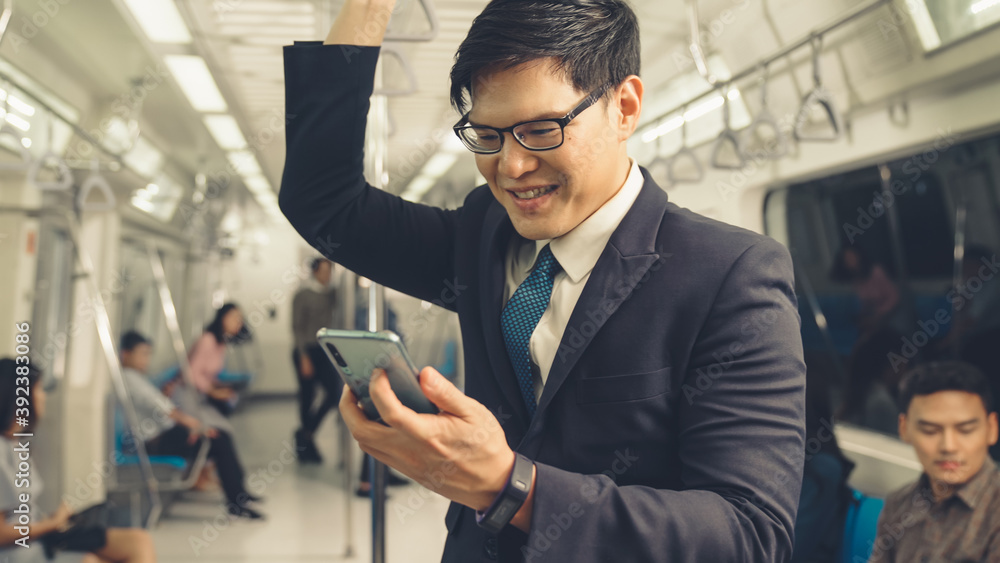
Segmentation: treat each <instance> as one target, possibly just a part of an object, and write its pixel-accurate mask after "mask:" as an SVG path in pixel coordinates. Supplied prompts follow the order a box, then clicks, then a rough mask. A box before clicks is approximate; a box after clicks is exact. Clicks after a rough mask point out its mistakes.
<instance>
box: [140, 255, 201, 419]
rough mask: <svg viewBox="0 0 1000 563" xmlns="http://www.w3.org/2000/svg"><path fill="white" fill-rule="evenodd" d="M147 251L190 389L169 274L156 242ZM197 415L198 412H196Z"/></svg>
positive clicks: (179, 363)
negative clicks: (169, 283) (168, 280)
mask: <svg viewBox="0 0 1000 563" xmlns="http://www.w3.org/2000/svg"><path fill="white" fill-rule="evenodd" d="M146 253H147V254H148V255H149V268H150V269H151V270H152V271H153V280H154V281H155V282H156V289H157V291H158V292H159V295H160V306H161V307H162V309H163V318H164V320H165V321H166V323H167V331H168V332H170V342H171V344H172V345H173V348H174V354H175V355H176V356H177V365H178V367H179V369H180V372H181V378H183V379H184V383H185V384H186V385H187V388H188V389H194V381H192V379H191V366H190V365H189V364H188V355H187V348H185V346H184V336H183V335H182V334H181V324H180V322H179V321H178V319H177V308H176V307H175V306H174V299H173V296H172V295H171V293H170V286H168V285H167V275H166V272H165V270H164V269H163V261H162V260H160V253H159V249H158V248H157V247H156V245H155V244H152V243H147V244H146ZM194 416H195V417H197V414H194Z"/></svg>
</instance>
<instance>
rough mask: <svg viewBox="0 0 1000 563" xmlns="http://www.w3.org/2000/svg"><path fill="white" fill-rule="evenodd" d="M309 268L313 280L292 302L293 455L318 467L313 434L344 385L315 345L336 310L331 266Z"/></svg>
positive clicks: (320, 261) (321, 262) (318, 262)
mask: <svg viewBox="0 0 1000 563" xmlns="http://www.w3.org/2000/svg"><path fill="white" fill-rule="evenodd" d="M311 268H312V276H310V277H309V279H307V280H306V281H305V282H304V283H303V284H302V287H301V288H299V290H298V292H296V294H295V298H294V299H292V334H293V336H294V338H295V349H294V350H292V362H293V363H294V364H295V376H296V378H297V379H298V380H299V422H300V424H301V426H300V427H299V429H298V430H296V431H295V451H296V453H297V454H298V456H299V461H301V462H304V463H320V462H322V461H323V458H322V456H320V454H319V450H318V449H317V448H316V443H315V442H314V441H313V434H315V432H316V430H317V429H318V428H319V425H320V424H321V423H322V422H323V418H324V417H325V416H326V413H328V412H330V409H332V408H333V407H334V406H335V405H336V404H337V402H338V401H340V390H341V389H343V382H341V380H340V377H339V376H338V375H337V372H336V371H334V368H333V364H331V363H330V362H329V360H327V358H326V354H324V353H323V349H322V348H320V346H319V343H318V342H316V332H317V331H318V330H319V329H321V328H327V327H330V326H332V325H333V315H334V310H335V309H336V306H337V292H336V290H335V289H334V288H333V287H330V275H331V273H332V271H333V264H331V263H330V261H329V260H327V259H325V258H316V259H314V260H313V261H312V264H311ZM317 384H319V385H321V386H322V387H323V392H324V393H323V401H322V402H321V403H320V404H319V405H318V406H316V405H315V402H316V386H317Z"/></svg>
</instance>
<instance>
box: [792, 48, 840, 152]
mask: <svg viewBox="0 0 1000 563" xmlns="http://www.w3.org/2000/svg"><path fill="white" fill-rule="evenodd" d="M822 48H823V36H822V35H817V36H815V37H814V38H813V40H812V51H813V53H812V62H813V89H812V90H810V91H809V93H808V94H806V95H805V97H804V98H803V99H802V107H800V108H799V113H798V115H797V116H796V117H795V130H794V134H795V139H796V140H799V141H836V140H837V139H839V138H840V116H839V115H838V114H837V109H836V108H835V107H833V95H832V94H830V91H829V90H827V89H826V88H824V87H823V77H822V75H821V74H820V66H819V54H820V51H821V50H822ZM817 105H818V106H819V107H820V108H821V109H822V110H823V112H824V113H825V115H826V120H827V122H828V123H829V124H830V128H831V133H829V134H809V133H806V132H805V127H806V124H807V123H808V122H809V114H811V113H812V108H813V106H817Z"/></svg>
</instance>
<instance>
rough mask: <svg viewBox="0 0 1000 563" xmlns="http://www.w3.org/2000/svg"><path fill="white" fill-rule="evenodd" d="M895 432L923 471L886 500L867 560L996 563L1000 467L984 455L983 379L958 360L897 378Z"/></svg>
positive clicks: (990, 422) (986, 399) (990, 421)
mask: <svg viewBox="0 0 1000 563" xmlns="http://www.w3.org/2000/svg"><path fill="white" fill-rule="evenodd" d="M899 402H900V411H901V413H902V414H900V415H899V435H900V437H901V438H902V439H903V441H904V442H906V443H908V444H911V445H912V446H913V449H914V450H916V452H917V459H919V460H920V465H922V466H923V468H924V473H923V475H921V476H920V479H918V480H917V482H915V483H913V484H912V485H908V486H906V487H904V488H903V489H901V490H899V491H896V492H895V493H893V494H892V495H890V496H889V498H888V499H886V501H885V508H884V509H883V511H882V515H881V516H880V517H879V522H878V537H877V538H876V540H875V545H874V547H873V549H872V556H871V559H870V561H872V562H878V563H889V562H895V561H898V562H901V563H902V562H905V563H920V562H931V561H934V562H938V561H956V562H964V561H1000V471H998V469H997V466H996V464H995V463H993V460H992V459H990V457H989V448H990V446H992V445H993V444H995V443H996V442H997V413H996V412H995V411H994V409H993V397H992V393H991V391H990V386H989V383H988V382H987V381H986V378H985V377H984V376H983V374H982V373H981V372H980V371H979V370H977V369H976V368H975V367H973V366H972V365H969V364H965V363H961V362H939V363H930V364H925V365H922V366H919V367H917V368H914V369H913V370H912V371H911V372H910V373H909V374H907V375H906V377H905V378H904V379H903V381H902V382H901V383H900V398H899Z"/></svg>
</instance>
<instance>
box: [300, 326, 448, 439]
mask: <svg viewBox="0 0 1000 563" xmlns="http://www.w3.org/2000/svg"><path fill="white" fill-rule="evenodd" d="M316 336H317V340H318V341H319V343H320V347H321V348H323V352H324V353H325V354H326V355H327V358H329V360H330V362H331V363H332V364H333V365H334V367H335V368H336V369H337V372H338V373H339V374H340V377H341V378H342V379H343V380H344V382H345V383H347V385H348V386H349V387H350V388H351V390H352V391H354V394H355V395H356V396H357V397H358V400H359V401H360V402H361V407H362V409H363V410H364V411H365V414H366V415H368V417H369V418H371V419H372V420H380V419H381V416H380V415H379V414H378V410H377V409H376V408H375V405H374V403H372V400H371V396H370V395H369V393H368V384H369V382H370V380H371V374H372V371H373V370H375V369H376V368H381V369H384V370H385V372H386V374H387V375H388V377H389V385H390V386H391V387H392V390H393V392H395V393H396V396H397V397H398V398H399V400H400V402H402V403H403V404H404V405H406V406H407V407H409V408H411V409H413V410H414V411H416V412H420V413H431V414H433V413H436V412H438V409H437V407H435V406H434V404H433V403H431V402H430V401H429V400H428V399H427V397H425V396H424V394H423V391H421V390H420V384H419V382H418V380H417V377H418V375H417V374H418V371H417V368H416V367H415V366H414V365H413V362H412V361H410V357H409V355H407V353H406V348H405V347H404V346H403V342H402V341H401V340H400V339H399V336H397V335H396V334H395V333H393V332H391V331H388V330H386V331H382V332H367V331H362V330H333V329H322V330H320V331H319V332H318V333H317V335H316ZM331 345H332V347H331ZM338 355H339V356H340V357H339V358H338V357H337V356H338ZM344 364H346V365H344Z"/></svg>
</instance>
